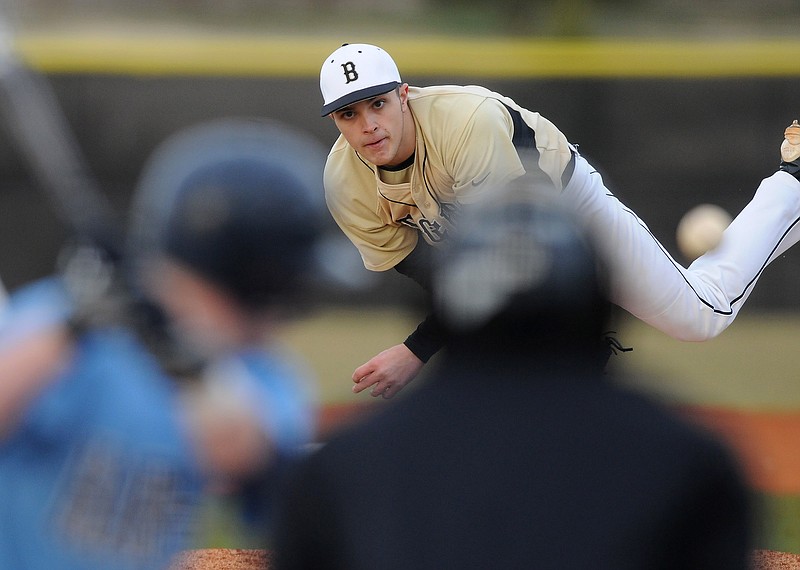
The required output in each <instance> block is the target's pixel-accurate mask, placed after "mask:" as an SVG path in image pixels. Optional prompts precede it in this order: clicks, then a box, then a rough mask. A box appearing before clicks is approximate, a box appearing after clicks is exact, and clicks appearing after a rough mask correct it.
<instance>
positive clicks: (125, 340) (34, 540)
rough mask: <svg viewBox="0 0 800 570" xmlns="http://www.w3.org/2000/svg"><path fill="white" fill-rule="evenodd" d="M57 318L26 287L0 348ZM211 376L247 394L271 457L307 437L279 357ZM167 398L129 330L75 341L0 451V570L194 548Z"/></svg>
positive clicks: (307, 412)
mask: <svg viewBox="0 0 800 570" xmlns="http://www.w3.org/2000/svg"><path fill="white" fill-rule="evenodd" d="M69 312H70V309H69V303H68V298H67V296H66V295H65V293H64V291H63V289H62V288H61V287H60V284H59V282H58V281H57V280H52V281H44V282H40V283H37V284H34V285H32V286H30V287H27V288H25V289H23V290H22V291H20V292H19V293H17V294H15V295H13V296H12V297H11V302H10V304H9V305H8V306H7V307H6V308H5V309H4V310H3V312H2V314H0V345H2V344H3V343H5V342H13V340H14V339H19V338H20V337H21V336H24V335H27V334H32V333H35V331H36V330H37V329H38V328H42V327H45V326H50V325H52V324H53V323H58V322H64V320H65V319H66V318H67V316H68V314H69ZM215 370H216V373H217V375H219V376H220V381H221V382H224V383H225V384H226V385H228V386H229V387H232V386H233V387H238V388H234V389H240V390H244V391H246V392H247V394H248V399H249V401H251V402H252V404H253V406H254V407H255V409H256V410H257V411H258V414H259V417H261V418H262V425H263V426H264V429H265V431H266V432H267V433H268V434H269V435H270V437H271V438H272V439H273V441H274V443H275V444H276V446H277V447H278V449H280V450H283V452H286V453H291V452H292V450H295V449H299V448H301V447H302V445H303V444H304V443H306V442H307V441H309V439H310V438H311V437H312V435H313V426H314V422H313V419H314V414H313V408H312V407H311V406H310V404H309V400H308V398H307V392H306V391H305V390H304V389H302V388H301V386H302V384H300V383H296V382H294V380H296V378H295V376H293V375H294V374H295V370H294V369H293V368H292V367H290V366H288V365H287V364H286V363H284V362H283V360H282V359H279V358H277V357H276V356H274V355H270V354H269V353H267V352H264V351H261V350H257V349H252V350H245V351H243V352H242V353H241V354H239V355H234V356H231V357H230V358H228V359H227V360H225V361H224V362H223V363H221V364H219V365H217V366H215ZM234 370H237V372H236V373H233V371H234ZM231 378H233V380H231ZM178 396H179V394H178V389H177V387H176V384H175V383H174V382H173V381H172V380H171V379H170V378H168V377H166V376H165V375H164V373H163V372H162V370H161V369H160V368H159V366H158V363H157V362H156V361H155V359H154V358H153V357H152V356H151V355H150V354H149V353H148V352H147V351H146V350H145V349H144V348H143V346H142V345H141V344H140V343H139V341H138V340H137V339H136V338H135V336H134V335H132V334H131V333H130V332H128V331H126V330H122V329H119V328H107V329H101V330H96V331H90V332H88V333H85V334H83V335H82V336H81V338H80V339H79V340H78V341H77V342H76V350H75V355H74V358H73V359H72V361H71V363H70V364H69V366H68V368H67V369H66V370H65V371H64V372H63V373H61V374H60V376H59V377H58V378H56V379H54V381H53V382H52V383H51V384H50V385H49V387H48V388H47V389H46V390H45V391H44V392H43V393H42V394H40V395H39V396H38V397H37V398H36V399H35V401H34V402H33V403H32V404H31V405H30V406H29V407H28V409H27V410H26V413H25V415H24V417H23V419H22V421H21V423H20V424H19V425H18V426H17V427H16V429H15V430H14V431H13V432H12V433H11V434H10V436H9V438H8V439H6V440H5V441H0V568H2V569H5V568H14V569H26V568H34V569H38V568H42V569H45V568H46V569H48V570H49V569H53V568H58V569H64V570H72V569H87V570H89V569H101V568H102V569H108V568H114V569H115V570H116V569H119V570H129V569H131V570H132V569H145V568H146V569H148V570H152V569H157V568H165V567H166V566H167V565H168V564H169V560H170V558H171V557H172V556H173V555H174V554H175V553H176V552H178V551H180V550H183V549H186V548H191V547H196V546H198V545H197V544H195V543H194V540H195V538H196V535H195V532H196V530H197V529H196V526H195V525H196V523H197V522H198V510H197V507H198V506H200V505H201V503H202V501H203V499H204V495H203V483H204V481H203V479H202V475H201V472H200V469H199V466H198V465H197V463H196V462H195V457H194V456H193V453H192V448H191V446H190V444H189V439H188V436H187V434H186V433H184V428H183V427H182V426H183V424H182V423H181V422H180V421H179V419H178V418H179V417H180V414H179V413H178V404H179V400H178Z"/></svg>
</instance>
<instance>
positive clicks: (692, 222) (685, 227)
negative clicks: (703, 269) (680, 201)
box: [675, 204, 732, 261]
mask: <svg viewBox="0 0 800 570" xmlns="http://www.w3.org/2000/svg"><path fill="white" fill-rule="evenodd" d="M731 220H732V218H731V215H730V214H729V213H728V212H726V211H725V210H724V209H723V208H721V207H719V206H716V205H714V204H700V205H699V206H695V207H694V208H692V209H691V210H689V211H688V212H686V213H685V214H684V215H683V217H682V218H681V221H680V222H679V223H678V228H677V230H676V232H675V237H676V239H677V242H678V248H679V249H680V250H681V253H682V254H683V255H684V256H685V257H686V258H687V259H689V260H692V261H693V260H695V259H697V258H698V257H700V256H701V255H703V254H704V253H706V252H707V251H710V250H712V249H714V248H715V247H717V246H718V245H719V242H720V241H722V233H723V232H724V231H725V228H727V227H728V226H729V225H730V223H731Z"/></svg>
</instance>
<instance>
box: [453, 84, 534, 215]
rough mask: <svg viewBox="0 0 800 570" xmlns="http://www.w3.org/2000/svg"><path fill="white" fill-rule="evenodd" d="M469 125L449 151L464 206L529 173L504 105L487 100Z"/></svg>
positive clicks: (459, 197)
mask: <svg viewBox="0 0 800 570" xmlns="http://www.w3.org/2000/svg"><path fill="white" fill-rule="evenodd" d="M465 125H466V126H465V128H464V129H463V131H462V132H461V136H460V137H458V138H456V139H454V140H452V141H450V143H451V144H449V145H448V148H447V155H449V156H451V157H452V159H451V160H450V161H449V162H451V164H452V169H453V174H454V176H453V178H454V181H453V191H454V192H455V193H456V196H458V201H459V202H461V203H462V204H468V203H471V202H474V201H475V200H477V199H478V198H479V197H480V195H481V194H482V193H483V192H484V191H487V190H491V189H492V188H499V187H501V186H504V185H506V184H508V183H509V182H510V181H511V180H513V179H515V178H518V177H520V176H522V175H523V174H525V168H524V167H523V165H522V162H521V161H520V159H519V155H518V154H517V151H516V149H515V148H514V144H513V142H512V137H513V134H514V125H513V122H512V121H511V118H510V116H509V114H508V113H507V112H506V111H505V109H504V108H503V105H502V103H500V102H499V101H497V100H495V99H491V98H486V99H484V100H483V102H482V103H481V104H480V105H478V106H477V107H476V108H475V109H474V112H473V114H472V117H470V120H468V121H466V123H465Z"/></svg>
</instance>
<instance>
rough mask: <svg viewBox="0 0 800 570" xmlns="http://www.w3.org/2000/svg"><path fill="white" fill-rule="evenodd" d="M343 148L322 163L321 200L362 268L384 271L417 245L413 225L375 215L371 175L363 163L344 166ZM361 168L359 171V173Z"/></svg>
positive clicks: (374, 194)
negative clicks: (387, 220) (362, 263)
mask: <svg viewBox="0 0 800 570" xmlns="http://www.w3.org/2000/svg"><path fill="white" fill-rule="evenodd" d="M346 152H347V151H346V150H344V149H338V150H337V149H336V147H334V150H333V151H332V152H331V155H330V156H329V157H328V162H327V164H326V166H325V175H324V183H325V201H326V203H327V205H328V210H329V211H330V213H331V216H333V219H334V220H335V221H336V223H337V225H338V226H339V228H340V229H341V230H342V232H343V233H344V234H345V235H346V236H347V238H348V239H349V240H350V241H351V242H353V245H355V246H356V248H357V249H358V252H359V254H361V259H362V261H363V262H364V267H366V268H367V269H369V270H370V271H386V270H388V269H391V268H393V267H394V266H395V265H397V264H398V263H399V262H400V261H402V260H403V259H404V258H405V257H406V256H407V255H408V254H409V253H411V251H412V250H413V249H414V247H415V246H416V245H417V238H418V236H417V233H418V232H417V231H416V230H415V229H413V228H410V227H406V226H402V225H398V224H387V223H385V221H384V220H382V219H381V217H380V216H379V215H378V197H377V190H376V185H375V175H374V174H373V173H372V171H371V170H370V169H369V168H368V167H367V166H365V165H363V164H361V163H359V164H357V165H355V166H353V165H350V166H348V165H346V164H343V162H346V161H347V159H348V157H346V156H344V153H346ZM362 171H363V172H362Z"/></svg>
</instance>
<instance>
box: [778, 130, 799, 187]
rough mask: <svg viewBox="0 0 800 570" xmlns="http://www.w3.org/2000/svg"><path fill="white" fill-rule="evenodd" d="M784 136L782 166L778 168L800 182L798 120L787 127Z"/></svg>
mask: <svg viewBox="0 0 800 570" xmlns="http://www.w3.org/2000/svg"><path fill="white" fill-rule="evenodd" d="M783 136H784V140H783V143H782V144H781V165H780V166H779V167H778V168H779V170H783V171H784V172H788V173H789V174H791V175H792V176H794V177H795V178H797V179H798V180H800V125H798V124H797V119H795V120H794V121H793V122H792V124H791V125H789V126H788V127H786V130H785V131H784V132H783Z"/></svg>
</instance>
